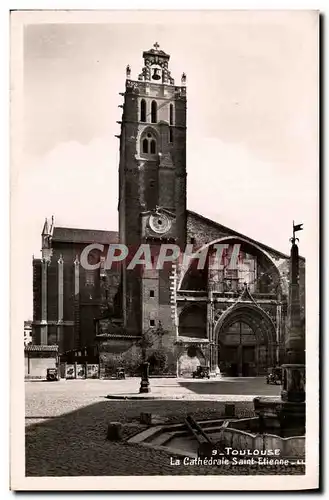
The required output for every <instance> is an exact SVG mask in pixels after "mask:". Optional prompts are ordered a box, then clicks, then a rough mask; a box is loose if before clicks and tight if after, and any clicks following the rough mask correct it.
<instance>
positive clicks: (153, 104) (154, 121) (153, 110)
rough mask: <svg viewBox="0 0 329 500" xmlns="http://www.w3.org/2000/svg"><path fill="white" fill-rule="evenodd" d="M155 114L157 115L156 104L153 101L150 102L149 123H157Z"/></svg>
mask: <svg viewBox="0 0 329 500" xmlns="http://www.w3.org/2000/svg"><path fill="white" fill-rule="evenodd" d="M157 114H158V106H157V103H156V102H155V101H152V104H151V123H157V121H158V117H157Z"/></svg>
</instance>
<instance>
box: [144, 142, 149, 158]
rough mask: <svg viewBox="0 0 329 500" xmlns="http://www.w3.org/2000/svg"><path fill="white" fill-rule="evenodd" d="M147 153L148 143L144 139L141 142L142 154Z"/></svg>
mask: <svg viewBox="0 0 329 500" xmlns="http://www.w3.org/2000/svg"><path fill="white" fill-rule="evenodd" d="M148 152H149V141H148V140H147V139H146V138H145V139H144V140H143V153H146V154H147V153H148Z"/></svg>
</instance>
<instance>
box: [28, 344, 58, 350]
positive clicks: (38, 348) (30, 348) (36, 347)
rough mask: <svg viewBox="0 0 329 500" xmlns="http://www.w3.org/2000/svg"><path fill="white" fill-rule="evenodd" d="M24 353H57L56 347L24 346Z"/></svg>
mask: <svg viewBox="0 0 329 500" xmlns="http://www.w3.org/2000/svg"><path fill="white" fill-rule="evenodd" d="M24 351H33V352H35V351H37V352H49V351H54V352H57V351H58V345H34V344H31V345H26V346H25V347H24Z"/></svg>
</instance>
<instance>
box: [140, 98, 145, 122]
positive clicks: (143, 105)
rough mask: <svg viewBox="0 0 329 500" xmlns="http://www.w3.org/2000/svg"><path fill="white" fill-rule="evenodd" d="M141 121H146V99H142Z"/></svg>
mask: <svg viewBox="0 0 329 500" xmlns="http://www.w3.org/2000/svg"><path fill="white" fill-rule="evenodd" d="M140 119H141V122H146V102H145V100H144V99H142V100H141V116H140Z"/></svg>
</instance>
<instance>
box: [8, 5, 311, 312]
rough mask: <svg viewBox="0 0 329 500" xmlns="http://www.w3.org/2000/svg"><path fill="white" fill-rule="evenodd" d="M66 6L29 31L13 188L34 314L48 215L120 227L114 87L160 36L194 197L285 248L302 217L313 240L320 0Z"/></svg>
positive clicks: (203, 209)
mask: <svg viewBox="0 0 329 500" xmlns="http://www.w3.org/2000/svg"><path fill="white" fill-rule="evenodd" d="M62 14H65V13H62ZM67 14H68V16H66V17H65V16H61V17H55V16H53V17H52V18H48V22H47V23H45V22H40V20H38V22H37V19H35V20H34V19H33V16H32V17H29V22H28V23H26V24H25V26H24V29H23V33H22V44H23V51H22V62H23V65H22V75H23V79H22V96H23V97H22V100H21V105H20V107H19V111H18V114H17V115H15V116H16V117H18V118H19V122H20V124H21V130H22V134H21V135H20V141H21V142H20V147H21V153H22V154H21V161H20V164H19V167H18V168H17V166H16V168H13V169H12V178H11V201H12V213H13V217H14V223H15V224H16V225H15V228H16V227H17V226H18V225H19V239H20V241H23V242H24V245H22V251H21V253H20V255H21V257H20V265H21V269H22V274H23V278H22V290H23V291H22V293H24V301H23V307H24V314H25V317H26V318H28V317H31V316H32V254H34V255H35V256H39V252H40V247H41V237H40V233H41V231H42V226H43V222H44V219H45V217H51V216H52V215H54V217H55V225H58V226H66V227H81V228H88V229H108V230H115V229H117V227H118V216H117V196H118V147H119V140H118V139H117V138H116V137H115V134H119V132H120V129H119V125H118V124H117V123H116V121H117V120H120V119H121V109H120V108H119V107H118V105H119V104H121V103H122V102H123V98H122V96H120V95H119V92H123V91H124V85H125V68H126V65H127V64H130V66H131V70H132V79H134V78H135V79H137V76H138V74H139V73H140V71H141V68H142V66H143V60H142V52H143V51H144V50H148V49H150V48H151V47H152V45H153V44H154V43H155V42H156V41H157V42H158V43H159V44H160V48H161V49H163V50H164V51H165V52H167V53H169V54H170V55H171V58H170V62H169V68H170V70H171V73H172V76H173V77H174V78H175V82H176V84H177V85H179V84H180V77H181V74H182V73H183V72H185V73H186V74H187V108H188V110H187V136H188V139H187V173H188V176H187V189H188V194H187V204H188V208H189V209H190V210H193V211H195V212H198V213H200V214H202V215H204V216H206V217H209V218H211V219H213V220H215V221H217V222H219V223H222V224H223V225H226V226H229V227H231V228H233V229H235V230H236V231H238V232H241V233H244V234H246V235H248V236H250V237H251V238H254V239H256V240H258V241H261V242H263V243H265V244H267V245H269V246H272V247H274V248H276V249H277V250H280V251H282V252H285V253H288V252H289V237H290V236H291V226H292V221H293V220H295V221H296V222H298V223H299V222H304V228H305V230H304V232H303V235H302V236H301V243H300V248H301V253H303V251H305V253H307V242H308V241H309V240H310V238H311V235H312V229H313V228H314V226H315V225H316V224H317V204H318V200H317V190H318V129H317V126H318V94H317V88H318V58H317V50H318V48H317V40H318V38H317V29H318V19H317V15H316V13H315V12H310V11H308V12H307V11H304V12H303V11H295V12H294V11H282V12H274V11H272V12H271V11H269V12H257V11H236V12H233V11H226V12H224V11H221V12H220V11H218V12H217V13H214V12H212V13H198V12H195V13H188V12H181V13H180V12H175V13H174V15H172V14H171V13H169V12H167V13H161V12H158V13H156V14H154V13H153V14H152V13H150V12H148V13H139V14H138V15H137V14H136V15H134V18H133V22H132V18H131V16H129V14H127V13H126V14H124V15H116V14H115V13H105V14H104V15H100V16H98V17H97V22H95V19H96V18H94V17H93V18H92V16H91V15H90V16H89V18H88V16H85V17H84V18H83V22H81V21H79V18H78V14H74V13H67ZM173 16H174V17H173ZM34 21H35V22H34ZM49 21H50V22H49ZM91 21H92V22H91ZM16 119H17V118H16ZM14 138H15V137H14ZM14 142H15V141H14ZM15 144H17V141H16V143H15ZM14 232H15V231H14ZM15 241H16V240H15ZM17 241H18V240H17Z"/></svg>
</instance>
